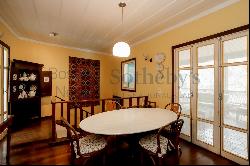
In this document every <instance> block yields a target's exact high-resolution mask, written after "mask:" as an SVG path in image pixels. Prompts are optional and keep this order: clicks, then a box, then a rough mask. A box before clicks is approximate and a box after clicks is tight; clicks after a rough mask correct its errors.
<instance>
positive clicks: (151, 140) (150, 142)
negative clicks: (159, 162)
mask: <svg viewBox="0 0 250 166" xmlns="http://www.w3.org/2000/svg"><path fill="white" fill-rule="evenodd" d="M168 142H169V140H168V139H167V138H165V137H163V136H160V147H161V153H159V154H157V136H156V134H149V135H147V136H145V137H143V138H141V139H140V141H139V144H140V146H141V147H142V148H144V149H146V150H148V151H150V152H152V153H155V154H157V155H158V156H159V157H161V156H163V155H165V154H166V153H167V151H171V148H170V147H168ZM169 143H170V144H171V141H170V142H169Z"/></svg>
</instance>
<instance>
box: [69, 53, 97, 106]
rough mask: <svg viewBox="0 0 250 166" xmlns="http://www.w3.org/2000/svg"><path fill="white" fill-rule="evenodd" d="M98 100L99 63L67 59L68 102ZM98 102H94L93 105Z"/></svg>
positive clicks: (73, 58) (80, 59)
mask: <svg viewBox="0 0 250 166" xmlns="http://www.w3.org/2000/svg"><path fill="white" fill-rule="evenodd" d="M99 99H100V61H99V60H91V59H83V58H76V57H69V100H70V101H75V102H77V101H82V100H99ZM97 104H99V102H95V105H97Z"/></svg>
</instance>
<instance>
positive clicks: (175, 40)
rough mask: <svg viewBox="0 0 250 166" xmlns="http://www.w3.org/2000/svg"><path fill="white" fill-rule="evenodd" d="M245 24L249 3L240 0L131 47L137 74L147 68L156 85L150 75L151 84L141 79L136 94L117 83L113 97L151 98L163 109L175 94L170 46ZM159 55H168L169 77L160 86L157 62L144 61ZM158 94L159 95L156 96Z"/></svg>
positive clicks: (166, 71) (165, 63)
mask: <svg viewBox="0 0 250 166" xmlns="http://www.w3.org/2000/svg"><path fill="white" fill-rule="evenodd" d="M246 24H249V1H248V0H241V1H240V2H237V3H235V4H233V5H231V6H228V7H226V8H224V9H221V10H218V11H217V12H214V13H212V14H209V15H207V16H205V17H202V18H200V19H198V20H195V21H193V22H191V23H188V24H186V25H183V26H181V27H179V28H176V29H174V30H171V31H169V32H167V33H165V34H163V35H161V36H158V37H155V38H153V39H151V40H148V41H146V42H143V43H141V44H138V45H136V46H134V47H133V48H132V54H131V55H132V56H131V57H136V61H137V64H136V65H137V72H138V73H139V74H141V75H142V74H143V68H144V70H145V69H146V71H147V73H148V74H152V75H153V76H154V81H153V83H149V82H150V78H149V76H147V80H148V82H147V84H145V83H142V82H143V77H142V76H139V78H138V80H139V83H138V84H137V87H136V88H137V90H136V93H131V92H124V91H121V90H120V84H116V90H115V91H114V94H116V95H120V96H131V95H135V96H138V95H149V99H150V100H152V101H157V105H158V106H159V107H164V106H165V105H166V103H169V102H170V101H171V95H172V93H171V91H172V87H171V83H172V80H171V78H172V55H171V47H172V46H174V45H178V44H181V43H185V42H187V41H192V40H195V39H198V38H202V37H205V36H209V35H212V34H216V33H219V32H223V31H226V30H229V29H233V28H236V27H239V26H242V25H246ZM158 52H164V53H165V54H166V60H165V62H164V67H165V70H164V74H165V76H166V77H165V78H164V80H162V81H161V80H158V83H157V80H156V78H155V77H156V69H155V63H153V62H152V63H150V62H148V61H145V60H144V58H143V54H147V55H149V56H150V57H153V55H155V54H156V53H158ZM131 57H130V58H131ZM123 60H124V59H123ZM119 61H120V60H119ZM116 64H117V65H118V66H116V68H117V69H118V68H119V67H120V62H118V63H116ZM157 92H159V93H158V94H157Z"/></svg>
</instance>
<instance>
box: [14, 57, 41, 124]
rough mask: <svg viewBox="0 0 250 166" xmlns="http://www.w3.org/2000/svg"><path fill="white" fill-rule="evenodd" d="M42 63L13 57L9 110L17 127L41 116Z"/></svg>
mask: <svg viewBox="0 0 250 166" xmlns="http://www.w3.org/2000/svg"><path fill="white" fill-rule="evenodd" d="M42 67H43V65H42V64H38V63H32V62H27V61H21V60H16V59H14V60H13V62H12V63H11V72H10V107H11V108H10V112H9V114H11V115H14V119H13V126H14V127H15V126H16V127H17V126H18V127H19V126H23V125H25V124H27V123H29V122H30V121H31V120H32V119H40V117H41V85H40V75H41V72H42Z"/></svg>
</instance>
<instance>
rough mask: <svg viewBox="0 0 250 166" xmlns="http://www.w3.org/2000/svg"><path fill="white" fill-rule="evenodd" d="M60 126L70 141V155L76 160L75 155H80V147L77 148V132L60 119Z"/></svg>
mask: <svg viewBox="0 0 250 166" xmlns="http://www.w3.org/2000/svg"><path fill="white" fill-rule="evenodd" d="M61 125H62V126H63V127H65V128H66V129H67V136H68V139H69V140H70V146H71V155H73V156H74V158H76V156H77V155H79V156H80V155H81V153H80V146H79V136H78V133H77V131H76V130H75V129H74V128H73V127H72V126H71V125H70V124H69V123H68V121H67V120H66V119H65V118H64V117H61ZM74 145H76V150H75V148H74Z"/></svg>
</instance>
